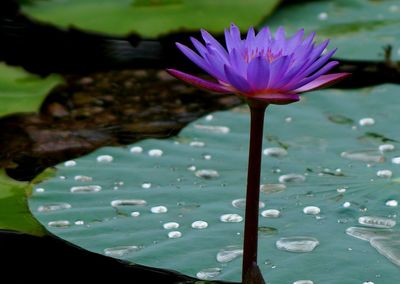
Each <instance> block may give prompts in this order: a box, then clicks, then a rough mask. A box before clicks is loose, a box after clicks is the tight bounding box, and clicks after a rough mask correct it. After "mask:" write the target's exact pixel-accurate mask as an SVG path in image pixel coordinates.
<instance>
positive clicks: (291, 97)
mask: <svg viewBox="0 0 400 284" xmlns="http://www.w3.org/2000/svg"><path fill="white" fill-rule="evenodd" d="M249 98H252V99H256V100H261V101H264V102H267V103H269V104H276V105H286V104H290V103H294V102H297V101H299V100H300V96H299V95H298V94H292V93H289V94H279V93H277V94H257V95H255V96H251V97H250V96H249Z"/></svg>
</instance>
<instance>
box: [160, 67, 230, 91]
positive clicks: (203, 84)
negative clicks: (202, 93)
mask: <svg viewBox="0 0 400 284" xmlns="http://www.w3.org/2000/svg"><path fill="white" fill-rule="evenodd" d="M167 72H168V73H169V74H171V75H172V76H174V77H176V78H178V79H180V80H182V81H184V82H186V83H189V84H191V85H193V86H196V87H198V88H202V89H206V90H208V91H211V92H216V93H232V91H230V90H228V89H227V88H226V87H224V86H222V85H219V84H216V83H213V82H210V81H207V80H204V79H201V78H199V77H196V76H193V75H190V74H187V73H184V72H181V71H178V70H175V69H167Z"/></svg>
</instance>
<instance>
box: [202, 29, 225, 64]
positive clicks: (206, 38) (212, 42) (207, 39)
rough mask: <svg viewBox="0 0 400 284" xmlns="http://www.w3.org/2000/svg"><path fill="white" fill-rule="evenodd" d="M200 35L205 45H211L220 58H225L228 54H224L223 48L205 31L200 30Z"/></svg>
mask: <svg viewBox="0 0 400 284" xmlns="http://www.w3.org/2000/svg"><path fill="white" fill-rule="evenodd" d="M201 35H202V37H203V39H204V41H205V42H206V44H207V45H211V46H212V47H213V48H215V49H216V51H217V52H218V53H219V54H220V56H222V57H224V58H226V57H227V56H228V53H227V52H226V50H225V48H224V47H223V46H222V45H221V44H220V43H219V42H218V41H217V40H216V39H215V38H214V37H213V36H212V35H210V34H209V33H208V32H207V31H206V30H203V29H201Z"/></svg>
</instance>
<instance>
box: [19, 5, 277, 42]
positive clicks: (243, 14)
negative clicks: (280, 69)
mask: <svg viewBox="0 0 400 284" xmlns="http://www.w3.org/2000/svg"><path fill="white" fill-rule="evenodd" d="M278 3H279V0H269V1H264V0H250V1H240V0H235V1H232V0H218V1H212V0H202V1H195V0H158V1H157V0H156V1H154V0H113V1H109V0H100V1H99V0H85V1H81V0H65V1H57V0H49V1H35V2H33V3H31V4H28V5H24V6H23V9H22V10H23V12H24V13H25V14H27V15H29V16H31V17H33V18H35V19H37V20H40V21H44V22H48V23H52V24H54V25H57V26H61V27H70V26H74V27H78V28H81V29H85V30H90V31H95V32H104V33H109V34H118V35H126V34H129V33H133V32H135V33H139V34H140V35H142V36H146V37H155V36H158V35H161V34H165V33H167V32H170V31H178V30H181V29H187V30H198V29H200V28H205V29H207V30H208V31H210V32H221V31H222V30H223V29H224V28H225V27H227V26H229V24H230V23H231V22H235V23H236V24H237V25H239V26H243V27H246V28H247V26H250V25H255V24H258V23H260V21H261V20H262V19H264V18H265V17H266V16H268V15H269V14H270V13H271V12H272V11H273V10H274V9H275V7H276V6H277V5H278Z"/></svg>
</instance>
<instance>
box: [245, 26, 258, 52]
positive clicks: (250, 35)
mask: <svg viewBox="0 0 400 284" xmlns="http://www.w3.org/2000/svg"><path fill="white" fill-rule="evenodd" d="M255 39H256V33H255V32H254V28H253V27H250V28H249V31H248V32H247V37H246V47H247V48H253V47H254V45H255Z"/></svg>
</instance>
